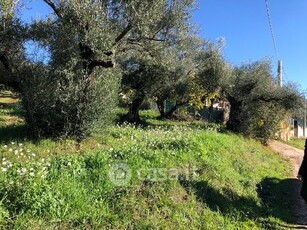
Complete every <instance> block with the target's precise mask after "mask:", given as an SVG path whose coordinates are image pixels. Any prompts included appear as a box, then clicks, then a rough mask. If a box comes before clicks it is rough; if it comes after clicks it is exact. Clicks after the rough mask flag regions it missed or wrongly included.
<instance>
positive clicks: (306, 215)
mask: <svg viewBox="0 0 307 230" xmlns="http://www.w3.org/2000/svg"><path fill="white" fill-rule="evenodd" d="M269 147H270V148H271V149H272V150H273V151H275V152H277V153H279V154H280V155H281V156H283V157H284V158H286V159H288V160H289V161H290V162H291V163H292V165H293V171H292V176H293V178H296V176H297V172H298V170H299V167H300V165H301V162H302V160H303V156H304V151H303V150H300V149H297V148H294V147H292V146H289V145H287V144H284V143H281V142H279V141H272V142H271V143H270V144H269ZM300 189H301V182H300V181H299V180H297V181H296V182H295V183H294V188H293V192H294V196H293V198H292V199H293V201H291V203H292V204H293V208H294V215H295V217H296V219H297V221H296V223H297V224H300V226H297V227H295V228H296V229H307V205H306V204H305V203H304V201H303V200H302V198H301V197H300V195H299V193H300Z"/></svg>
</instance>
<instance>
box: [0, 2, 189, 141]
mask: <svg viewBox="0 0 307 230" xmlns="http://www.w3.org/2000/svg"><path fill="white" fill-rule="evenodd" d="M8 1H9V0H8ZM42 2H43V3H44V4H47V5H48V6H49V7H50V8H51V9H52V10H53V13H52V15H50V16H49V17H48V19H46V20H41V21H34V22H32V23H30V24H28V25H26V24H24V23H20V20H19V15H14V16H12V17H10V19H9V20H6V19H5V20H6V21H5V22H6V23H1V26H2V27H4V25H5V28H1V38H2V39H1V42H5V44H7V45H5V44H3V45H2V44H1V45H2V46H1V52H0V62H1V65H0V83H1V84H5V85H7V86H10V87H12V88H13V89H14V90H16V91H18V92H20V94H21V97H22V101H23V104H24V107H25V110H26V113H25V114H26V115H25V118H26V122H27V124H28V127H29V130H30V131H31V133H32V134H34V135H36V136H39V135H68V136H74V137H76V138H77V139H82V138H83V137H84V136H85V135H87V134H88V133H89V131H90V130H91V129H92V127H93V124H94V123H95V121H97V119H98V118H99V119H100V118H101V119H100V120H101V122H100V123H104V121H107V120H110V119H107V117H108V114H110V113H111V112H112V110H113V109H112V108H113V107H114V106H113V105H114V104H115V102H116V95H117V91H118V88H119V79H120V71H119V70H118V68H117V66H116V62H117V57H118V56H121V55H123V54H124V53H126V52H127V53H130V52H131V50H136V52H140V51H144V50H155V48H153V47H156V46H160V45H159V44H161V43H164V42H166V41H167V42H168V43H169V44H170V43H171V42H173V41H175V40H176V36H175V35H177V34H182V33H185V31H184V26H183V25H184V24H186V23H187V20H188V18H189V17H190V11H191V9H192V8H193V6H194V1H192V0H172V1H168V0H157V1H141V0H124V1H123V0H106V1H92V0H85V1H78V0H70V1H64V0H42ZM4 15H5V14H2V15H1V20H3V19H2V18H5V17H6V18H7V16H4ZM3 38H5V39H3ZM29 41H30V42H33V43H34V44H35V45H37V46H38V47H40V48H41V49H43V50H44V51H45V52H47V53H48V58H47V59H46V60H45V61H35V60H33V59H31V58H30V57H29V55H27V54H26V52H25V50H26V47H25V44H26V42H29Z"/></svg>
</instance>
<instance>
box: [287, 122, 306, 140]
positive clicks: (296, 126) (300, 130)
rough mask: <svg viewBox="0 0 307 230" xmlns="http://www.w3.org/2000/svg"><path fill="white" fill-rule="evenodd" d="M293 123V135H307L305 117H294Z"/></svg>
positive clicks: (302, 136)
mask: <svg viewBox="0 0 307 230" xmlns="http://www.w3.org/2000/svg"><path fill="white" fill-rule="evenodd" d="M291 125H292V127H293V131H292V132H293V133H292V136H294V137H297V138H304V137H306V136H307V130H306V127H305V133H304V119H303V118H298V119H292V122H291ZM304 134H305V135H304Z"/></svg>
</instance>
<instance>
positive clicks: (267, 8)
mask: <svg viewBox="0 0 307 230" xmlns="http://www.w3.org/2000/svg"><path fill="white" fill-rule="evenodd" d="M265 6H266V12H267V16H268V21H269V26H270V30H271V36H272V41H273V46H274V50H275V55H276V58H277V60H278V59H279V58H278V56H279V55H278V52H277V46H276V41H275V36H274V32H273V26H272V20H271V15H270V10H269V2H268V0H265Z"/></svg>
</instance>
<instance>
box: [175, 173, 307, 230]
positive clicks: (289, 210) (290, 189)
mask: <svg viewBox="0 0 307 230" xmlns="http://www.w3.org/2000/svg"><path fill="white" fill-rule="evenodd" d="M299 183H300V182H299V181H298V180H295V179H285V180H280V179H276V178H265V179H264V180H263V181H262V182H261V183H259V184H258V185H257V192H258V195H259V197H260V198H261V201H262V202H261V203H259V202H257V201H256V200H255V199H253V198H252V197H246V196H239V195H238V194H236V193H234V192H233V191H232V190H231V189H228V188H223V189H222V190H217V189H216V188H214V187H212V186H211V185H210V184H209V183H208V182H207V181H198V182H187V181H180V184H181V186H183V187H184V188H185V190H186V191H187V192H188V193H189V194H191V193H193V194H194V195H195V196H196V198H197V200H198V201H199V202H201V203H203V204H204V205H205V206H207V207H208V208H210V209H211V210H212V211H219V212H221V213H222V214H223V215H229V216H232V215H234V214H235V213H236V214H237V215H236V217H238V218H240V219H241V220H242V221H244V220H248V219H252V220H256V221H257V222H259V221H260V222H261V225H262V226H263V227H264V228H266V229H276V228H292V229H296V228H300V229H307V227H306V225H299V226H298V225H297V224H302V223H300V222H299V221H298V218H299V217H298V216H295V213H294V211H293V210H294V209H293V208H294V207H293V206H295V205H297V202H301V201H302V200H301V199H300V197H298V196H299V188H300V184H299ZM305 211H306V209H305ZM268 217H274V218H276V219H279V220H282V221H283V222H285V223H286V226H282V225H280V224H279V223H278V222H275V221H271V220H270V219H266V218H268ZM305 227H306V228H305Z"/></svg>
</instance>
